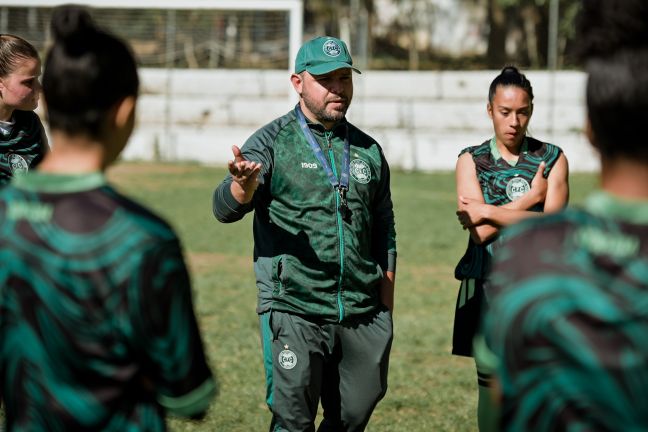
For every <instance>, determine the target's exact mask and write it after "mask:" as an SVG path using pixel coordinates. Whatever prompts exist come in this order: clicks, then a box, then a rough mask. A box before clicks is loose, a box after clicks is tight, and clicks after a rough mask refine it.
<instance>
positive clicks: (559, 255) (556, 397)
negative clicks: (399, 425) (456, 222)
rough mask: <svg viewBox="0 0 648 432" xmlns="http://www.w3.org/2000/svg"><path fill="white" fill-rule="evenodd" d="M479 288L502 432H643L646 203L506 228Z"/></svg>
mask: <svg viewBox="0 0 648 432" xmlns="http://www.w3.org/2000/svg"><path fill="white" fill-rule="evenodd" d="M487 291H488V292H487V295H488V298H489V306H490V307H489V310H488V312H487V313H486V318H485V324H484V328H483V332H484V335H485V341H486V345H487V346H489V347H490V350H491V351H492V353H494V354H495V357H494V358H493V360H494V362H493V363H494V365H495V367H496V375H497V376H498V377H499V380H500V382H501V388H502V393H503V402H502V403H503V411H502V414H503V416H502V422H503V425H502V426H503V428H502V430H507V431H531V430H533V431H557V430H570V431H571V430H574V431H576V430H583V431H585V430H587V431H594V430H596V431H624V432H625V431H645V430H648V410H646V403H647V402H648V202H644V203H627V202H621V201H619V200H617V199H615V198H612V197H611V196H609V195H606V194H603V193H598V194H596V195H593V196H591V197H590V198H589V200H588V201H587V206H586V209H584V210H575V209H570V210H567V211H565V212H564V213H562V214H556V215H550V216H547V217H543V218H541V219H534V220H528V221H525V222H523V223H521V224H519V225H517V226H514V227H512V228H511V229H510V230H508V231H507V233H506V240H505V241H504V242H503V244H502V245H501V246H500V249H498V253H497V256H496V258H495V264H494V268H493V273H492V275H491V287H490V288H488V290H487ZM478 351H479V350H478Z"/></svg>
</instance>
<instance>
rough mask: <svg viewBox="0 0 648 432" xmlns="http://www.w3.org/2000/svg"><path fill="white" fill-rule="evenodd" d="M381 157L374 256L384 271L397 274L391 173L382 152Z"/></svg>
mask: <svg viewBox="0 0 648 432" xmlns="http://www.w3.org/2000/svg"><path fill="white" fill-rule="evenodd" d="M380 157H381V168H380V181H379V183H378V189H377V191H376V194H375V196H374V204H373V213H374V214H373V219H374V223H373V228H372V233H371V235H372V242H371V244H372V255H373V257H374V259H375V260H376V262H378V264H379V265H380V267H381V268H382V269H383V271H390V272H395V271H396V228H395V222H394V209H393V205H392V199H391V188H390V172H389V165H388V164H387V160H386V159H385V156H384V155H383V154H382V151H381V153H380Z"/></svg>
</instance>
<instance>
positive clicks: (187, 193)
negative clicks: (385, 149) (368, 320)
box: [109, 163, 595, 432]
mask: <svg viewBox="0 0 648 432" xmlns="http://www.w3.org/2000/svg"><path fill="white" fill-rule="evenodd" d="M224 174H225V171H224V169H220V168H213V167H205V166H200V165H191V164H183V165H175V164H174V165H171V164H168V165H167V164H139V163H138V164H135V163H122V164H120V165H118V166H116V167H114V168H112V169H111V170H110V171H109V176H110V178H111V180H112V181H113V183H115V184H116V185H117V186H118V187H119V188H120V190H122V191H123V192H124V193H126V194H127V195H130V196H132V197H134V198H136V199H138V200H141V201H142V202H143V203H145V204H147V205H148V206H149V207H151V208H153V209H154V210H156V211H157V212H158V213H160V214H161V215H163V216H164V217H165V218H167V220H169V221H170V222H171V224H172V225H173V226H174V227H175V229H176V230H177V232H178V234H179V235H180V237H181V238H182V241H183V244H184V248H185V251H186V258H187V261H188V263H189V265H190V269H191V273H192V278H193V282H194V290H195V307H196V311H197V314H198V319H199V322H200V325H201V328H202V331H203V338H204V342H205V345H206V348H207V350H208V355H209V358H210V361H211V364H212V367H213V370H214V372H215V373H216V375H217V378H218V381H219V385H220V395H219V397H218V399H217V400H216V401H215V402H214V403H213V404H212V407H211V409H210V411H209V414H208V416H207V418H206V419H205V420H204V421H203V422H201V423H193V422H189V421H184V420H177V419H172V420H171V421H170V428H171V430H173V431H227V432H230V431H242V432H243V431H244V432H253V431H265V430H267V428H268V424H269V420H270V414H269V412H268V410H267V408H266V406H265V403H264V394H265V393H264V392H265V389H264V376H263V369H262V363H261V351H260V342H259V335H258V331H257V327H258V324H257V317H256V314H255V303H256V288H255V286H254V276H253V273H252V232H251V231H252V228H251V221H252V217H251V215H248V216H246V218H245V219H244V220H242V221H240V222H238V223H235V224H227V225H226V224H221V223H219V222H218V221H216V220H215V219H214V217H213V216H212V211H211V194H212V191H213V188H214V187H215V186H216V185H217V184H218V183H219V182H220V181H221V180H222V178H223V176H224ZM571 184H572V203H579V202H582V200H583V197H584V196H585V195H586V194H587V192H588V191H590V190H591V189H592V188H593V187H594V186H595V177H594V176H592V175H573V176H572V177H571ZM392 197H393V200H394V205H395V213H396V229H397V241H398V273H397V275H398V276H397V284H396V306H395V314H394V323H395V324H394V326H395V338H394V344H393V348H392V355H391V363H390V374H389V391H388V392H387V396H386V397H385V399H384V400H383V401H382V402H381V403H380V404H379V405H378V407H377V408H376V411H375V412H374V415H373V417H372V420H371V422H370V423H369V427H368V429H367V430H368V431H369V432H380V431H382V432H387V431H389V432H400V431H407V432H417V431H421V432H430V431H441V432H445V431H474V430H475V429H476V423H475V415H474V411H475V401H476V398H475V396H476V376H475V370H474V365H473V363H472V361H471V360H470V359H466V358H459V357H454V356H451V355H450V354H449V351H450V338H451V328H452V319H453V313H454V304H455V296H456V293H457V288H458V282H457V281H455V280H454V279H453V276H452V275H453V270H454V266H455V264H456V262H457V260H458V259H459V258H460V257H461V255H462V253H463V251H464V248H465V246H466V241H467V234H466V232H464V231H462V229H461V227H460V226H459V224H458V222H457V220H456V218H455V215H454V211H455V207H456V205H455V193H454V177H453V174H451V173H438V174H416V173H400V172H394V173H393V175H392Z"/></svg>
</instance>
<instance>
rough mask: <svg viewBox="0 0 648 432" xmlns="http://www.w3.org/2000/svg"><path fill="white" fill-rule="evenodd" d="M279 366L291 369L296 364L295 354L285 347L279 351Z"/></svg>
mask: <svg viewBox="0 0 648 432" xmlns="http://www.w3.org/2000/svg"><path fill="white" fill-rule="evenodd" d="M277 360H279V366H281V367H282V368H284V369H292V368H294V367H295V366H296V365H297V356H296V355H295V353H294V352H292V351H290V350H289V349H285V350H283V351H281V352H280V353H279V358H278V359H277Z"/></svg>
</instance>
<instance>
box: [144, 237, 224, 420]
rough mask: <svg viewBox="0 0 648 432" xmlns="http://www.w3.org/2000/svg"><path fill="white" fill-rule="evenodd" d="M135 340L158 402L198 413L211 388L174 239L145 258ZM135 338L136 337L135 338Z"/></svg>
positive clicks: (212, 393)
mask: <svg viewBox="0 0 648 432" xmlns="http://www.w3.org/2000/svg"><path fill="white" fill-rule="evenodd" d="M141 278H142V280H141V281H140V283H141V286H143V287H144V288H143V290H142V292H141V298H140V299H139V301H137V302H135V303H136V304H137V305H138V306H139V307H136V308H134V309H133V311H134V312H135V314H137V315H139V316H135V317H133V320H135V321H136V322H137V321H139V322H140V336H141V341H139V342H140V343H141V344H142V346H143V349H144V354H143V355H144V356H145V358H146V360H147V362H148V363H150V366H151V371H149V372H148V376H149V377H150V378H151V379H152V380H153V381H154V382H153V384H154V386H155V388H156V393H157V395H158V402H159V403H160V404H161V405H162V406H163V407H164V408H165V409H166V410H167V411H169V412H170V413H172V414H175V415H180V416H184V417H193V416H199V415H201V414H203V413H204V412H205V411H206V410H207V408H208V406H209V403H210V401H211V400H212V399H213V397H214V396H215V394H216V383H215V380H214V378H213V376H212V373H211V371H210V369H209V366H208V364H207V361H206V356H205V353H204V348H203V343H202V340H201V337H200V332H199V330H198V325H197V322H196V316H195V314H194V309H193V300H192V293H191V285H190V281H189V275H188V273H187V269H186V267H185V263H184V260H183V257H182V253H181V249H180V245H179V243H178V241H177V240H173V241H167V242H164V243H163V244H161V245H157V246H155V247H154V248H153V249H152V250H151V251H150V252H149V253H148V254H147V255H146V256H145V258H144V262H143V271H142V272H141ZM135 343H138V341H135Z"/></svg>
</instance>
